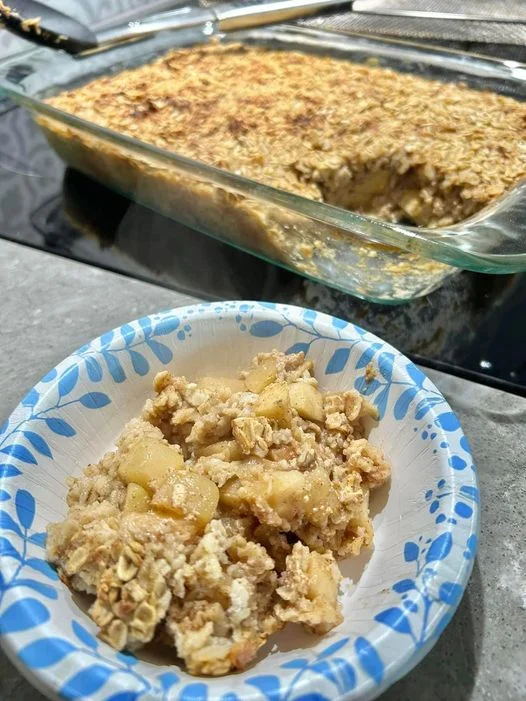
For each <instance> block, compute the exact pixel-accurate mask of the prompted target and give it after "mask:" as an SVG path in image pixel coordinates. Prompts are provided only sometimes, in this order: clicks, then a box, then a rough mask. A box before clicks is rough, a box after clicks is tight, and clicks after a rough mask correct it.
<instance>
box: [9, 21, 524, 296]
mask: <svg viewBox="0 0 526 701" xmlns="http://www.w3.org/2000/svg"><path fill="white" fill-rule="evenodd" d="M208 39H209V37H208V36H207V28H206V27H205V28H203V30H202V31H197V30H192V31H181V32H167V33H163V34H159V35H157V36H155V37H153V38H150V39H148V40H146V41H141V42H139V43H135V44H128V45H124V46H120V47H118V48H114V49H111V50H109V51H105V52H103V53H98V54H92V55H90V56H86V57H82V58H73V57H71V56H69V55H67V54H64V53H59V52H53V51H50V50H48V49H34V50H32V51H29V52H27V53H25V54H24V55H20V54H19V55H17V56H16V57H14V58H12V59H10V60H6V61H4V62H2V63H0V89H1V90H2V91H4V92H5V93H6V94H7V95H8V96H9V97H11V98H12V99H14V100H15V101H16V102H18V103H20V104H21V105H23V106H25V107H27V108H29V109H30V110H31V111H32V113H33V115H34V117H35V119H36V122H37V123H38V124H39V126H40V127H41V128H42V130H43V131H44V134H45V135H46V137H47V139H48V141H49V143H50V144H51V146H52V147H53V148H54V149H55V150H56V152H57V153H58V154H59V155H60V156H61V157H62V158H63V159H64V160H65V161H66V162H67V163H68V164H69V165H70V166H72V167H74V168H77V169H78V170H80V171H82V172H84V173H86V174H87V175H89V176H91V177H93V178H95V179H96V180H99V181H101V182H102V183H104V184H105V185H107V186H109V187H111V188H113V189H115V190H117V191H119V192H121V193H123V194H124V195H126V196H127V197H129V198H130V199H133V200H135V201H137V202H140V203H141V204H143V205H146V206H148V207H150V208H152V209H154V210H156V211H159V212H161V213H162V214H164V215H167V216H169V217H171V218H172V219H174V220H177V221H179V222H182V223H183V224H185V225H187V226H190V227H192V228H194V229H197V230H199V231H202V232H204V233H205V234H208V235H211V236H214V237H216V238H218V239H220V240H222V241H224V242H227V243H229V244H232V245H234V246H237V247H239V248H241V249H244V250H246V251H249V252H251V253H254V254H255V255H258V256H260V257H262V258H265V259H266V260H268V261H271V262H273V263H276V264H278V265H282V266H284V267H287V268H289V269H291V270H294V271H296V272H299V273H301V274H303V275H305V276H307V277H310V278H312V279H315V280H318V281H321V282H323V283H325V284H328V285H330V286H332V287H335V288H338V289H340V290H343V291H344V292H348V293H350V294H353V295H356V296H358V297H361V298H364V299H368V300H370V301H376V302H381V303H384V304H396V303H401V302H405V301H409V300H411V299H413V298H415V297H418V296H421V295H424V294H427V293H428V292H430V291H432V290H433V289H435V288H437V287H438V286H439V285H440V284H441V283H442V282H443V281H444V280H445V279H446V278H447V277H448V276H450V275H452V274H453V273H455V272H456V271H458V269H468V270H474V271H479V272H487V273H511V272H518V271H522V270H526V182H525V183H522V184H519V185H517V186H516V187H515V188H514V189H512V190H510V191H509V192H508V193H507V194H505V195H504V196H503V197H502V198H500V199H499V200H497V201H495V202H494V203H493V204H492V205H490V206H489V207H486V208H485V209H484V210H482V211H481V212H479V213H478V214H477V215H475V216H473V217H471V218H470V219H467V220H465V221H464V222H462V223H460V224H457V225H455V226H450V227H447V228H442V229H422V228H416V227H411V226H404V225H402V224H393V223H389V222H384V221H380V220H378V219H374V218H372V217H367V216H362V215H358V214H355V213H353V212H350V211H348V210H345V209H342V208H339V207H335V206H332V205H329V204H325V203H322V202H317V201H314V200H309V199H307V198H305V197H301V196H298V195H295V194H292V193H290V192H286V191H284V190H279V189H276V188H273V187H270V186H267V185H264V184H261V183H258V182H255V181H253V180H250V179H248V178H245V177H242V176H239V175H236V174H233V173H230V172H227V171H225V170H221V169H218V168H215V167H213V166H209V165H206V164H204V163H202V162H198V161H193V160H191V159H189V158H186V157H183V156H180V155H178V154H176V153H173V152H169V151H165V150H163V149H159V148H157V147H154V146H152V145H149V144H147V143H145V142H142V141H140V140H136V139H133V138H131V137H128V136H125V135H122V134H119V133H116V132H113V131H110V130H107V129H105V128H103V127H100V126H98V125H96V124H93V123H90V122H86V121H84V120H82V119H79V118H77V117H74V116H72V115H70V114H67V113H65V112H62V111H60V110H57V109H56V108H53V107H51V106H49V105H48V104H46V103H45V102H44V100H45V99H46V98H48V97H51V96H53V95H56V94H57V93H59V92H61V91H63V90H66V89H71V88H73V87H76V86H79V85H81V84H84V83H86V82H88V81H90V80H93V79H94V78H96V77H98V76H102V75H105V74H109V73H114V72H118V71H121V70H124V69H126V68H131V67H135V66H138V65H142V64H144V63H147V62H149V61H152V60H153V59H154V58H155V57H156V56H158V55H160V54H162V53H164V52H166V51H168V50H169V49H171V48H176V47H179V46H189V45H194V44H198V43H203V42H204V41H207V40H208ZM218 39H219V41H221V42H231V41H234V42H244V43H248V44H255V45H259V46H265V47H271V48H274V49H276V48H277V49H281V50H300V51H304V52H312V53H322V54H328V55H332V56H336V57H338V58H340V59H345V60H349V61H354V62H360V63H363V62H369V61H374V63H375V65H380V66H386V67H389V68H392V69H395V70H398V71H401V72H410V73H412V74H415V75H419V76H424V77H428V78H433V79H436V80H439V81H444V82H452V81H454V82H463V83H466V84H468V85H469V86H470V87H473V88H475V89H484V90H493V91H495V92H498V93H501V94H505V95H509V96H511V97H514V98H515V99H519V100H524V99H526V67H525V66H522V65H520V64H517V63H515V62H512V61H500V60H492V59H485V58H481V57H478V56H474V55H468V54H463V53H457V52H449V51H444V50H436V49H432V48H427V47H423V46H419V45H414V44H408V43H405V42H397V41H386V40H384V39H376V38H369V37H364V36H360V35H350V34H340V33H336V32H328V31H320V30H317V29H310V28H304V27H297V26H287V25H281V26H277V27H270V28H263V29H261V28H260V29H255V30H250V31H243V32H235V33H232V34H228V35H219V37H218ZM145 235H147V232H145ZM196 274H198V271H196Z"/></svg>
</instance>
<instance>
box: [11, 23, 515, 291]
mask: <svg viewBox="0 0 526 701" xmlns="http://www.w3.org/2000/svg"><path fill="white" fill-rule="evenodd" d="M256 29H257V28H256ZM269 29H276V30H279V31H282V32H289V33H290V34H292V35H293V34H297V35H299V36H312V37H324V36H326V37H331V36H332V37H338V38H339V39H341V40H345V39H346V38H347V39H353V38H354V39H356V40H360V39H361V40H363V41H364V43H365V44H367V43H368V44H372V45H384V46H388V47H392V48H402V47H405V48H409V47H410V48H413V49H415V50H417V51H418V52H419V53H420V54H422V56H423V55H425V54H427V55H428V56H434V57H436V58H438V57H441V58H443V59H444V60H446V61H447V60H448V58H449V59H450V60H454V58H457V60H458V57H460V58H465V59H472V60H473V61H476V62H478V63H479V64H482V66H483V67H484V66H486V67H487V68H488V69H492V70H491V71H490V74H491V77H494V78H503V79H504V78H507V79H509V80H515V81H517V82H518V83H524V84H526V78H524V79H522V78H520V77H519V78H518V77H516V76H514V75H512V74H511V72H510V66H509V65H508V64H509V63H512V64H513V69H524V71H525V76H526V64H521V63H518V62H516V61H512V62H510V61H506V60H502V59H497V58H491V57H482V58H481V57H480V56H479V55H477V54H470V53H468V52H461V51H452V50H451V51H450V50H447V49H442V48H441V49H440V50H438V51H435V50H433V49H430V48H429V47H425V46H424V45H422V44H418V43H413V42H406V41H399V40H394V41H391V40H384V39H379V38H378V37H369V36H366V35H363V34H359V33H351V32H348V33H344V32H337V31H332V30H330V31H328V30H325V29H322V30H320V29H311V28H308V27H299V26H294V25H287V24H284V25H278V26H276V27H269V28H260V31H265V30H266V31H268V30H269ZM249 31H250V32H251V33H252V35H254V32H255V31H256V30H248V31H244V32H236V33H232V34H229V35H226V34H219V35H217V36H218V37H219V39H220V40H223V39H224V38H225V37H228V38H229V40H230V38H231V39H232V40H234V39H236V38H238V39H241V38H242V36H243V35H247V34H248V32H249ZM176 33H177V32H176V31H175V32H168V33H167V34H168V35H174V34H176ZM143 43H144V42H143ZM119 48H122V47H119V46H116V47H115V48H113V49H109V50H108V51H106V52H105V53H106V54H111V52H112V51H115V50H118V49H119ZM167 50H168V49H167ZM44 52H49V59H47V58H46V61H45V62H43V63H42V64H41V67H45V66H46V65H49V62H50V60H53V58H52V57H53V52H52V51H51V50H48V49H45V48H44V49H42V48H34V49H31V50H29V51H27V52H25V53H24V54H16V55H15V56H14V57H8V58H7V59H6V60H4V61H0V93H1V92H2V91H3V92H4V93H5V94H6V95H7V96H8V97H11V98H12V99H14V100H15V101H16V102H18V103H20V104H21V105H22V106H24V107H26V108H28V109H29V110H31V111H33V112H37V113H39V114H42V115H44V116H46V117H49V118H51V119H54V120H55V121H59V122H62V123H64V124H66V125H68V126H70V127H72V128H74V129H78V130H80V131H84V132H88V133H89V134H91V135H93V136H95V137H97V138H99V139H102V140H104V141H106V142H109V143H113V144H117V145H120V146H122V147H124V148H126V149H128V150H129V151H132V152H135V153H137V154H140V155H142V156H147V157H150V158H152V157H153V158H154V159H156V160H157V161H160V162H162V163H165V164H168V165H171V166H173V167H175V168H177V169H179V170H180V171H182V172H184V173H188V174H190V175H192V176H194V177H198V178H199V177H200V178H203V177H206V178H208V180H209V181H210V182H211V183H212V184H214V185H218V186H223V187H226V188H229V189H231V190H236V191H237V192H239V193H240V194H242V195H245V196H247V197H255V198H257V199H260V200H261V201H263V202H268V203H270V204H273V205H276V206H280V207H284V208H286V209H288V210H289V211H293V212H295V213H297V214H299V215H303V216H306V217H308V218H309V219H311V220H314V221H317V222H319V223H321V224H328V225H329V226H332V227H336V228H337V229H338V230H339V233H340V234H342V235H343V236H345V235H347V234H349V235H352V236H353V237H358V238H360V239H362V240H364V241H366V242H369V243H371V242H373V243H379V244H385V245H388V246H393V247H395V248H398V249H402V250H403V251H406V252H408V253H412V254H415V255H419V256H422V257H423V258H432V259H433V260H436V261H438V262H440V263H445V264H447V265H451V266H453V267H456V268H460V269H463V270H471V271H473V272H483V273H495V274H499V273H500V274H503V273H515V272H522V271H525V270H526V253H515V254H498V253H487V254H482V253H472V252H469V251H465V250H463V249H461V248H459V247H457V246H455V245H454V244H452V243H447V242H444V241H434V240H432V239H431V238H429V237H428V236H426V235H425V234H423V233H420V231H419V229H418V228H416V227H407V226H403V225H401V224H392V223H386V222H383V221H382V220H380V219H375V218H374V217H368V216H365V215H361V214H357V213H355V212H352V211H350V210H347V209H343V208H341V207H336V206H334V205H330V204H327V203H326V202H318V201H315V200H311V199H309V198H307V197H303V196H302V195H297V194H295V193H292V192H287V191H285V190H281V189H279V188H276V187H273V186H272V185H266V184H264V183H259V182H257V181H255V180H252V179H251V178H247V177H245V176H242V175H237V174H235V173H230V172H229V171H226V170H223V169H221V168H218V167H216V166H212V165H209V164H207V163H204V162H203V161H197V160H195V159H192V158H189V157H187V156H183V155H181V154H178V153H176V152H172V151H167V150H165V149H162V148H159V147H157V146H154V145H153V144H149V143H147V142H145V141H140V140H138V139H135V138H134V137H131V136H127V135H125V134H120V133H119V132H116V131H113V130H111V129H108V128H106V127H103V126H100V125H98V124H95V123H94V122H89V121H87V120H85V119H82V118H80V117H76V116H75V115H72V114H69V113H68V112H65V111H63V110H60V109H58V108H56V107H52V106H51V105H49V104H47V103H45V102H43V101H42V99H40V98H38V97H33V96H31V95H28V94H27V93H26V92H24V89H23V87H19V86H16V87H15V86H13V84H11V83H9V82H7V81H6V80H5V73H6V70H7V69H8V68H9V67H10V66H11V65H12V64H13V63H18V62H20V60H21V59H22V57H26V58H28V59H29V58H30V57H31V56H33V55H34V54H37V53H38V54H39V56H40V55H45V54H44ZM57 53H58V52H57ZM59 55H60V56H61V57H66V60H76V59H75V58H73V57H71V56H69V55H68V54H63V53H60V54H59ZM55 58H56V55H55ZM87 58H89V57H87ZM446 67H447V66H446ZM499 67H500V68H502V69H503V70H502V71H499V70H498V68H499ZM505 197H506V193H505V194H504V195H502V196H501V197H500V198H498V199H497V200H495V201H494V202H492V203H491V205H495V202H498V201H502V200H503V199H505ZM481 211H483V210H481ZM476 216H477V217H480V212H478V213H477V215H476ZM469 220H470V219H469V218H468V219H465V220H463V222H462V224H465V223H466V222H469ZM356 227H358V230H357V229H356ZM360 229H361V231H360ZM364 229H367V230H368V233H364ZM440 230H441V229H437V232H438V231H440ZM349 242H350V243H354V242H353V241H349ZM246 250H250V252H251V253H254V251H252V249H248V248H247V249H246ZM257 255H259V254H257ZM272 262H273V263H274V262H275V261H274V260H272ZM296 272H298V271H296ZM301 274H303V273H301ZM314 279H316V278H314ZM353 294H354V293H353ZM379 301H380V302H381V301H383V300H379ZM402 301H404V300H402Z"/></svg>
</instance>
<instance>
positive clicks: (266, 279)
mask: <svg viewBox="0 0 526 701" xmlns="http://www.w3.org/2000/svg"><path fill="white" fill-rule="evenodd" d="M33 223H34V226H35V228H37V229H38V230H39V231H40V232H41V233H42V235H43V237H44V240H45V242H46V245H47V246H48V247H53V248H59V249H62V250H64V249H66V248H68V247H69V248H70V250H71V253H73V248H74V244H75V242H77V243H78V240H79V238H82V239H83V240H84V244H89V245H90V247H91V248H95V249H97V253H98V258H99V259H101V258H102V259H103V261H104V262H105V266H107V267H110V268H114V269H117V270H119V271H121V272H126V273H127V274H130V275H133V276H135V277H140V278H143V279H147V280H151V281H155V282H157V283H161V284H164V285H167V286H169V287H174V288H176V289H178V290H181V291H185V292H188V293H189V294H195V295H197V296H200V297H205V298H209V299H219V298H223V299H224V298H227V297H228V298H232V299H264V298H265V299H272V300H275V299H277V298H278V296H280V295H281V294H282V293H284V292H285V294H287V293H289V294H290V293H292V292H293V291H294V289H295V288H297V287H298V286H299V285H300V284H301V279H300V278H299V277H298V276H296V275H294V274H292V273H287V272H286V271H284V270H281V269H280V268H277V267H276V266H274V265H270V264H269V263H265V262H264V261H261V260H259V259H257V258H255V257H254V256H251V255H248V254H247V253H244V252H242V251H238V250H237V249H234V248H232V247H231V246H227V245H226V244H223V243H220V242H219V241H216V240H214V239H211V238H209V237H207V236H203V235H202V234H200V233H198V232H195V231H193V230H191V229H188V228H187V227H185V226H183V225H181V224H178V223H176V222H174V221H173V220H171V219H168V218H166V217H163V216H162V215H160V214H157V213H156V212H154V211H152V210H150V209H148V208H147V207H143V206H141V205H138V204H135V203H133V202H131V201H130V200H128V199H126V198H125V197H123V196H122V195H119V194H117V193H115V192H113V191H112V190H109V189H108V188H106V187H104V186H103V185H100V184H98V183H96V182H95V181H93V180H91V179H90V178H87V177H86V176H84V175H82V174H81V173H79V172H77V171H75V170H72V169H67V170H66V172H65V175H64V183H63V192H62V197H61V198H57V199H56V200H54V201H51V202H48V203H47V204H46V205H45V206H44V207H42V208H40V209H39V210H37V211H36V212H35V214H34V215H33Z"/></svg>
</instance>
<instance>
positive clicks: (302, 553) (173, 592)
mask: <svg viewBox="0 0 526 701" xmlns="http://www.w3.org/2000/svg"><path fill="white" fill-rule="evenodd" d="M154 389H155V395H154V397H153V399H148V400H147V401H146V404H145V405H144V408H143V410H142V412H141V415H140V416H139V417H138V418H135V419H133V420H132V421H130V422H129V423H128V424H127V425H126V426H125V427H124V430H123V432H122V434H121V435H120V437H119V439H118V441H117V448H116V449H115V450H113V451H111V452H108V453H106V454H105V455H104V456H103V458H102V459H101V460H100V462H98V463H96V464H91V465H88V467H87V468H86V469H85V470H84V472H83V474H82V475H81V476H80V477H74V478H70V482H69V492H68V496H67V502H68V507H69V510H68V514H67V516H66V518H65V520H64V521H62V522H61V523H56V524H52V525H51V526H50V527H49V531H48V544H47V548H48V558H49V560H50V561H51V562H52V563H53V564H54V565H56V567H57V569H58V572H59V574H60V576H61V578H62V579H63V580H64V581H65V582H66V583H67V584H68V585H69V586H70V587H71V588H72V589H74V590H77V591H81V592H86V593H88V594H90V595H92V596H94V597H95V598H94V600H93V602H92V605H91V607H90V609H89V615H90V616H91V618H92V619H93V620H94V622H95V623H96V624H97V626H99V628H100V637H101V638H102V639H103V640H105V641H106V642H108V643H109V644H110V645H112V646H113V647H114V648H116V649H118V650H123V649H128V650H132V651H133V650H138V649H139V648H141V647H142V646H144V645H146V644H147V643H149V642H151V641H152V640H158V641H160V642H163V643H165V644H166V645H168V646H172V647H174V648H175V652H176V655H177V656H178V657H179V658H181V659H182V660H183V662H184V664H185V666H186V669H187V670H188V672H190V673H191V674H206V675H223V674H227V673H228V672H230V671H233V670H236V669H243V668H245V667H246V666H247V665H248V664H249V663H250V662H251V660H253V658H254V657H255V655H256V653H257V651H258V649H259V648H260V647H261V646H262V645H263V644H264V643H265V641H266V640H267V638H268V637H269V636H270V635H271V634H272V633H274V632H277V631H278V630H280V629H281V628H283V627H284V626H285V624H286V623H287V622H289V621H290V622H293V623H300V624H302V625H304V626H305V627H306V628H308V629H309V630H311V631H312V632H314V633H316V634H324V633H326V632H328V631H329V630H331V629H332V628H333V627H334V626H337V625H338V624H339V623H340V622H341V621H342V615H341V611H340V605H339V602H338V585H339V582H340V579H341V575H340V572H339V569H338V566H337V564H336V561H337V559H339V558H344V557H348V556H354V555H357V554H358V553H359V552H360V551H361V549H362V548H364V547H367V546H369V545H370V544H371V542H372V538H373V530H372V523H371V519H370V514H369V492H370V490H371V489H374V488H376V487H378V486H380V485H382V484H384V483H385V482H386V481H387V480H388V478H389V475H390V466H389V463H388V462H387V461H386V459H385V458H384V456H383V455H382V453H381V452H380V451H379V450H378V449H377V448H375V447H374V446H373V445H372V444H371V443H370V442H369V441H368V438H367V434H368V426H369V425H370V423H371V421H373V420H374V419H375V418H376V410H375V408H374V407H373V406H372V405H371V404H370V403H369V402H368V401H367V400H366V399H365V398H364V397H362V396H361V395H360V394H359V393H358V392H357V391H356V390H348V391H342V392H328V393H323V392H322V391H321V390H320V388H319V386H318V382H317V380H316V379H315V377H314V368H313V364H312V362H311V361H310V360H307V359H306V358H305V356H304V354H303V353H297V354H291V355H285V354H283V353H280V352H278V351H273V352H272V353H260V354H258V355H257V356H256V357H255V358H254V360H253V361H252V365H251V367H250V369H249V370H248V371H247V372H243V373H241V374H240V377H239V379H226V378H212V377H203V378H201V379H200V380H198V381H197V382H193V381H189V380H187V379H186V378H185V377H178V376H175V375H172V374H171V373H170V372H166V371H165V372H161V373H159V374H158V375H157V376H156V378H155V381H154ZM174 658H175V654H174Z"/></svg>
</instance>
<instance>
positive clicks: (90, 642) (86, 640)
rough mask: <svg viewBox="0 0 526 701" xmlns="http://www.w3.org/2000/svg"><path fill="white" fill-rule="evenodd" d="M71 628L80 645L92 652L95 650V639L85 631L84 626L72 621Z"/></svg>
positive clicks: (96, 643)
mask: <svg viewBox="0 0 526 701" xmlns="http://www.w3.org/2000/svg"><path fill="white" fill-rule="evenodd" d="M71 627H72V629H73V632H74V633H75V635H76V636H77V638H78V639H79V640H80V642H81V643H83V644H84V645H87V646H88V647H89V648H91V649H92V650H96V649H97V647H98V646H99V644H98V642H97V639H96V638H95V637H94V636H93V635H92V634H91V633H90V632H89V631H88V630H86V628H84V626H82V625H80V623H79V622H78V621H72V623H71Z"/></svg>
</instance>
